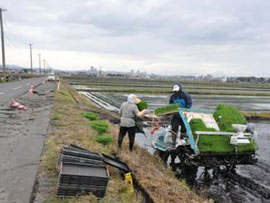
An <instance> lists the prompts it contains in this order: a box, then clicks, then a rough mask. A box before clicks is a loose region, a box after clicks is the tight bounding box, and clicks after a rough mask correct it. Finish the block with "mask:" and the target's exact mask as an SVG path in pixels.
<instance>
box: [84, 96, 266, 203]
mask: <svg viewBox="0 0 270 203" xmlns="http://www.w3.org/2000/svg"><path fill="white" fill-rule="evenodd" d="M90 94H91V95H92V96H89V97H88V98H89V99H91V98H92V99H93V97H94V98H96V99H94V100H95V102H96V103H97V104H99V105H100V106H103V108H106V106H109V107H108V109H109V110H114V111H116V110H117V108H119V107H120V105H121V103H122V102H123V101H125V100H126V97H127V95H128V93H105V92H100V93H99V92H93V93H90ZM137 95H138V97H139V98H141V99H143V100H145V101H147V102H148V104H149V108H150V109H155V108H156V107H158V106H162V105H165V104H167V103H168V100H169V96H170V95H169V94H137ZM192 97H193V107H194V108H204V109H210V110H214V108H215V107H216V105H217V104H219V103H226V104H229V105H233V106H236V107H238V108H240V109H241V110H247V111H269V110H270V97H266V96H260V97H258V96H257V97H254V96H218V95H207V96H203V95H193V96H192ZM106 103H107V104H108V105H106ZM111 106H113V108H112V107H111ZM115 107H116V108H115ZM110 108H112V109H110ZM250 123H253V124H254V125H255V126H256V131H257V133H258V137H257V142H258V146H259V150H258V163H257V164H256V165H243V166H237V168H236V173H220V174H218V175H217V176H214V175H213V171H211V170H209V171H208V172H207V173H206V172H205V170H204V168H202V167H200V168H199V169H198V171H197V172H195V174H177V175H178V176H179V177H180V178H185V179H186V180H187V183H188V184H189V185H190V186H191V187H192V188H194V189H195V190H197V191H198V192H202V193H204V194H205V195H206V196H208V197H209V198H212V199H213V200H215V202H228V203H230V202H232V203H238V202H239V203H240V202H256V203H257V202H269V203H270V176H269V174H270V157H269V155H270V121H250ZM155 136H156V135H151V134H150V133H149V130H146V135H145V136H144V135H142V134H138V135H137V136H136V142H137V144H139V145H140V146H141V147H143V148H146V149H147V150H148V151H149V152H150V153H154V149H153V148H152V147H151V143H152V140H153V139H154V138H155Z"/></svg>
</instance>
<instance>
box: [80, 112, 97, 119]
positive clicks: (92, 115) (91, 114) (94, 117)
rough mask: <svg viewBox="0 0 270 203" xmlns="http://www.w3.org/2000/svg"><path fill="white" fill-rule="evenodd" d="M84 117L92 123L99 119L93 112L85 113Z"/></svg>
mask: <svg viewBox="0 0 270 203" xmlns="http://www.w3.org/2000/svg"><path fill="white" fill-rule="evenodd" d="M82 116H83V117H85V118H88V119H89V120H90V121H95V120H97V118H98V115H97V114H95V113H92V112H83V113H82Z"/></svg>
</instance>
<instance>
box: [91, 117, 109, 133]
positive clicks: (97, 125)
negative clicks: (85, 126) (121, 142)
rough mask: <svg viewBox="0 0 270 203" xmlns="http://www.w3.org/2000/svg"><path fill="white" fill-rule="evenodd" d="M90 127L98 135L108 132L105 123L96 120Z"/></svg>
mask: <svg viewBox="0 0 270 203" xmlns="http://www.w3.org/2000/svg"><path fill="white" fill-rule="evenodd" d="M89 125H90V127H91V128H93V129H94V130H96V131H97V132H98V134H103V133H106V132H107V130H108V124H107V123H106V122H105V121H101V120H96V121H91V122H90V124H89Z"/></svg>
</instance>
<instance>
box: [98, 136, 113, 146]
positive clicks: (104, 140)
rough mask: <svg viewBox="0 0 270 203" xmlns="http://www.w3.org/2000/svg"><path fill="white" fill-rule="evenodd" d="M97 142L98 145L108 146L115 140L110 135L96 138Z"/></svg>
mask: <svg viewBox="0 0 270 203" xmlns="http://www.w3.org/2000/svg"><path fill="white" fill-rule="evenodd" d="M94 139H95V141H97V142H98V143H101V144H103V145H108V144H110V143H111V142H112V141H113V138H112V137H111V136H108V135H98V136H95V138H94Z"/></svg>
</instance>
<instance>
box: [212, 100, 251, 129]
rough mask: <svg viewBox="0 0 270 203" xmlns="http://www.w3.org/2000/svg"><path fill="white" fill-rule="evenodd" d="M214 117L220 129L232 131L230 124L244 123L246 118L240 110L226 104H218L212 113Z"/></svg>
mask: <svg viewBox="0 0 270 203" xmlns="http://www.w3.org/2000/svg"><path fill="white" fill-rule="evenodd" d="M214 118H215V120H216V122H217V123H218V126H219V128H220V130H222V131H226V132H234V131H235V130H234V129H233V127H232V124H246V123H247V120H246V118H245V117H244V115H243V114H242V113H241V112H240V110H239V109H238V108H236V107H233V106H228V105H226V104H219V105H218V106H217V108H216V111H215V113H214Z"/></svg>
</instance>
